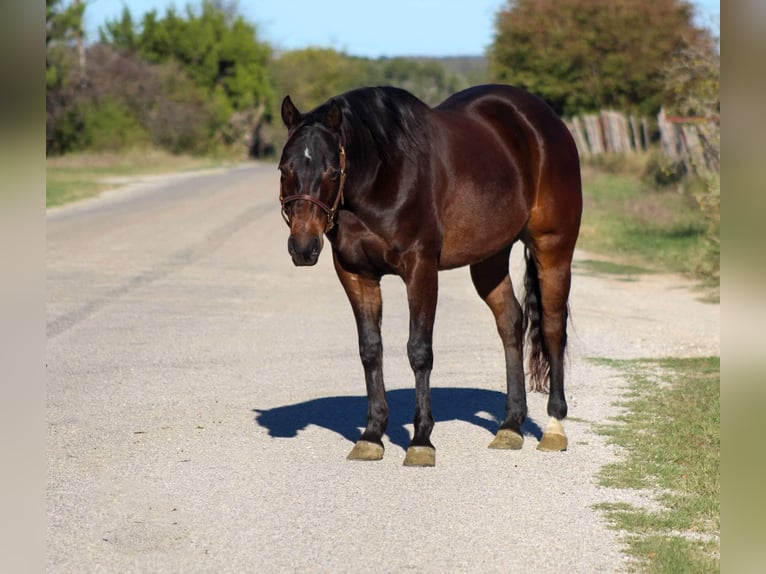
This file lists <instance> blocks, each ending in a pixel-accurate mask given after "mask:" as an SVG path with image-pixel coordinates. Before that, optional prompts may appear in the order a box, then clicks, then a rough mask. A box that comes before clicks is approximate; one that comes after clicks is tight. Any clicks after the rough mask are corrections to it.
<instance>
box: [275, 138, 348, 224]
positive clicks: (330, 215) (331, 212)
mask: <svg viewBox="0 0 766 574" xmlns="http://www.w3.org/2000/svg"><path fill="white" fill-rule="evenodd" d="M339 147H340V185H339V186H338V195H336V196H335V201H334V202H333V204H332V207H327V204H325V203H324V202H323V201H321V200H320V199H317V198H316V197H313V196H311V195H309V194H307V193H303V194H296V195H288V196H287V197H282V191H281V190H280V196H279V201H280V203H281V204H282V219H284V220H285V223H286V224H287V225H288V226H289V225H290V218H289V217H288V215H287V210H286V209H285V206H286V205H287V204H288V203H290V202H292V201H298V200H305V201H308V202H309V203H313V204H314V205H316V206H318V207H319V208H320V209H321V210H322V211H324V212H325V213H326V214H327V223H326V224H325V233H327V232H328V231H330V230H331V229H332V228H333V227H335V213H336V212H337V210H338V205H343V186H344V185H345V183H346V150H345V149H344V148H343V145H340V146H339Z"/></svg>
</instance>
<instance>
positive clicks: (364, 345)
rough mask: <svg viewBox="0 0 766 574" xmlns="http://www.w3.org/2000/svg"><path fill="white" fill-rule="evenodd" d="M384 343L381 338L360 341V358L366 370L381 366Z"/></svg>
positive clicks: (372, 337)
mask: <svg viewBox="0 0 766 574" xmlns="http://www.w3.org/2000/svg"><path fill="white" fill-rule="evenodd" d="M382 354H383V343H382V341H381V338H380V336H368V337H366V338H365V339H364V340H361V341H359V358H360V359H361V360H362V365H363V366H364V367H365V368H374V367H376V366H377V365H378V364H380V359H381V355H382Z"/></svg>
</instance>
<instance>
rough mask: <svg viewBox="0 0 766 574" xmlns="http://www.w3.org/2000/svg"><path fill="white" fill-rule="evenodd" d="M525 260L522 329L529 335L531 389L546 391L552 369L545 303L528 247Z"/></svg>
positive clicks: (525, 249) (525, 251)
mask: <svg viewBox="0 0 766 574" xmlns="http://www.w3.org/2000/svg"><path fill="white" fill-rule="evenodd" d="M524 261H525V262H526V265H527V272H526V275H525V276H524V314H523V322H522V328H521V329H522V332H523V333H526V336H527V352H528V355H529V360H528V365H529V390H531V391H538V392H542V393H546V392H548V376H549V374H550V370H551V367H550V360H549V358H550V355H549V354H548V349H547V348H546V346H545V339H544V338H543V324H542V323H543V303H542V296H541V294H540V280H539V278H538V276H537V264H536V263H535V260H534V257H532V256H531V255H530V253H529V249H528V248H527V247H524Z"/></svg>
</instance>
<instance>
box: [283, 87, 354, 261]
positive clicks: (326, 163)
mask: <svg viewBox="0 0 766 574" xmlns="http://www.w3.org/2000/svg"><path fill="white" fill-rule="evenodd" d="M342 118H343V116H342V112H341V110H340V108H339V107H338V105H337V103H335V102H331V103H330V104H325V105H324V106H320V107H319V108H317V109H316V110H314V111H313V112H309V113H308V114H302V113H301V112H299V111H298V108H296V107H295V105H294V104H293V102H292V100H290V96H287V97H285V99H284V101H283V102H282V121H284V123H285V126H286V127H287V129H288V139H287V143H286V144H285V146H284V148H283V150H282V157H281V159H280V160H279V172H280V174H281V180H280V190H279V199H280V202H281V203H282V216H283V217H284V219H285V222H286V223H287V225H288V226H289V227H290V238H289V239H288V241H287V250H288V252H289V253H290V256H291V257H292V259H293V263H294V264H295V265H299V266H300V265H314V264H315V263H316V262H317V260H318V259H319V254H320V252H321V251H322V246H323V244H324V240H323V235H324V233H326V232H328V231H330V230H331V229H332V228H333V226H334V225H335V215H336V212H337V209H338V206H339V205H340V204H341V203H342V202H343V186H344V183H345V179H346V170H345V168H346V156H345V150H344V149H343V145H342V142H341V136H340V127H341V123H342Z"/></svg>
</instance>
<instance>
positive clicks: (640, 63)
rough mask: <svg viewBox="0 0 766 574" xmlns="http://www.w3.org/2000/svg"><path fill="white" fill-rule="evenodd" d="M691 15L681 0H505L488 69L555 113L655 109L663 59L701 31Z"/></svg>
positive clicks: (659, 100) (660, 93) (649, 111)
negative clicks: (524, 89) (542, 102)
mask: <svg viewBox="0 0 766 574" xmlns="http://www.w3.org/2000/svg"><path fill="white" fill-rule="evenodd" d="M693 15H694V12H693V7H692V6H691V4H689V3H688V2H686V1H684V0H654V1H653V2H646V1H645V0H510V1H509V2H508V4H507V6H506V7H505V8H503V9H502V10H500V12H499V13H498V14H497V17H496V21H495V39H494V42H493V44H492V45H491V47H490V48H489V54H488V55H489V60H490V71H491V74H492V76H493V77H494V79H495V80H498V81H502V82H507V83H510V84H514V85H517V86H519V87H522V88H526V89H528V90H530V91H531V92H534V93H536V94H538V95H539V96H541V97H542V98H544V99H545V100H547V101H548V103H549V104H551V106H552V107H553V108H554V109H555V110H556V111H557V112H558V113H559V114H566V115H569V114H574V113H579V112H584V111H596V110H598V109H601V108H618V109H624V110H636V111H638V112H641V113H645V114H653V113H656V112H657V111H658V110H659V108H660V105H661V104H662V98H663V87H664V76H663V66H664V65H665V64H666V63H667V62H668V61H669V60H670V59H671V57H672V56H673V55H674V54H676V53H677V52H678V51H679V50H681V49H682V48H683V47H684V46H686V45H688V44H689V43H694V42H696V41H698V39H699V38H700V37H702V36H704V35H705V32H703V31H702V30H700V29H698V28H696V27H695V26H694V24H693V21H692V18H693Z"/></svg>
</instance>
